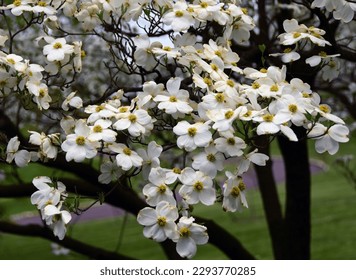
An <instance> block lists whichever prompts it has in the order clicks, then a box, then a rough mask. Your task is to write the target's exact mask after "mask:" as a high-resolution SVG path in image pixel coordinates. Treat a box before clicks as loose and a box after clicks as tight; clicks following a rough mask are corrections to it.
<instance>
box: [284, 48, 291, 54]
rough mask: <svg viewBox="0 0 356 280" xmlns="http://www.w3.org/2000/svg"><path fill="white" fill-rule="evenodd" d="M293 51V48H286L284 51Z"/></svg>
mask: <svg viewBox="0 0 356 280" xmlns="http://www.w3.org/2000/svg"><path fill="white" fill-rule="evenodd" d="M291 51H292V49H291V48H286V49H285V50H284V51H283V52H284V53H290V52H291Z"/></svg>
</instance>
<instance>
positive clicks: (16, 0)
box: [12, 0, 21, 7]
mask: <svg viewBox="0 0 356 280" xmlns="http://www.w3.org/2000/svg"><path fill="white" fill-rule="evenodd" d="M12 4H14V6H16V7H19V6H21V0H15V1H14V2H13V3H12Z"/></svg>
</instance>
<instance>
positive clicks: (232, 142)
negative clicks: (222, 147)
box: [226, 137, 236, 146]
mask: <svg viewBox="0 0 356 280" xmlns="http://www.w3.org/2000/svg"><path fill="white" fill-rule="evenodd" d="M226 142H227V143H228V144H229V145H232V146H233V145H235V144H236V141H235V138H232V137H230V138H228V139H227V141H226Z"/></svg>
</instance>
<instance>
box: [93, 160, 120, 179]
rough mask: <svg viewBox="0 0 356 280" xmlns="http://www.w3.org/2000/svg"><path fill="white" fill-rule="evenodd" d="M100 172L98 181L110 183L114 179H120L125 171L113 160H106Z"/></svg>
mask: <svg viewBox="0 0 356 280" xmlns="http://www.w3.org/2000/svg"><path fill="white" fill-rule="evenodd" d="M100 172H101V174H100V175H99V177H98V181H99V182H100V183H101V184H110V183H111V182H112V181H115V180H117V179H119V178H120V177H121V175H122V173H123V172H122V170H121V169H120V168H119V167H118V166H117V164H116V163H115V162H111V161H107V162H104V163H103V164H102V165H101V166H100Z"/></svg>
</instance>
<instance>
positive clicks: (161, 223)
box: [157, 217, 167, 227]
mask: <svg viewBox="0 0 356 280" xmlns="http://www.w3.org/2000/svg"><path fill="white" fill-rule="evenodd" d="M166 223H167V219H166V217H158V218H157V224H158V225H159V226H160V227H164V226H165V225H166Z"/></svg>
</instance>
